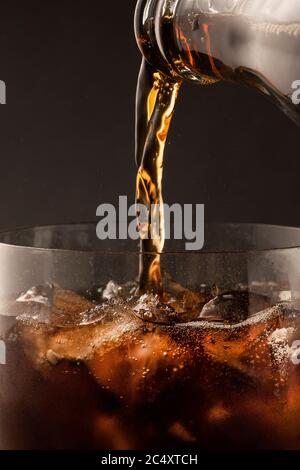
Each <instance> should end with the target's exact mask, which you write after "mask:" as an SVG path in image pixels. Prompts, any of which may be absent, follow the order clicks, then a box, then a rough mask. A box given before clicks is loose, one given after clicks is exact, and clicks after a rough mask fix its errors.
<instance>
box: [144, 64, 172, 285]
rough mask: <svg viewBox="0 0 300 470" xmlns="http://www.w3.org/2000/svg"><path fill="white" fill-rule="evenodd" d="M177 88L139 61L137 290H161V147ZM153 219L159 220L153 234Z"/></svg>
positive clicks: (164, 141) (163, 146) (167, 128)
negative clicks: (141, 211) (142, 218)
mask: <svg viewBox="0 0 300 470" xmlns="http://www.w3.org/2000/svg"><path fill="white" fill-rule="evenodd" d="M179 89H180V82H178V81H175V80H173V79H172V78H170V77H168V76H166V75H164V74H163V73H162V72H159V71H158V70H154V69H152V67H151V66H149V65H148V64H147V63H146V62H145V61H143V64H142V67H141V72H140V76H139V83H138V91H137V152H136V155H137V162H138V165H139V169H138V174H137V185H136V201H137V203H138V204H143V205H144V206H146V207H147V208H148V209H149V220H148V223H147V224H144V225H143V226H142V225H140V227H139V229H140V235H141V248H142V252H143V255H142V256H141V268H140V290H141V291H155V292H157V293H160V292H162V279H161V269H160V253H161V252H162V250H163V247H164V241H165V237H164V212H163V196H162V178H163V165H164V151H165V144H166V140H167V137H168V132H169V128H170V124H171V121H172V116H173V112H174V108H175V104H176V99H177V95H178V92H179ZM153 208H154V211H153ZM151 209H152V210H151ZM156 212H158V214H157V213H156ZM155 220H159V230H158V231H157V232H158V233H157V237H153V233H154V232H153V224H154V221H155Z"/></svg>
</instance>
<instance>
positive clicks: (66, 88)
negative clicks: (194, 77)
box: [0, 0, 300, 228]
mask: <svg viewBox="0 0 300 470" xmlns="http://www.w3.org/2000/svg"><path fill="white" fill-rule="evenodd" d="M134 7H135V1H134V0H117V1H115V2H112V1H98V2H94V1H91V0H86V1H84V2H83V1H74V0H73V1H67V0H59V1H53V0H52V1H49V0H47V1H39V2H38V1H24V0H23V1H12V2H11V1H8V0H5V1H3V2H1V11H0V13H1V14H0V59H1V60H0V79H1V80H4V81H5V82H6V85H7V105H5V106H4V105H2V106H0V132H1V134H0V152H1V184H0V214H1V218H0V228H7V227H15V226H20V225H32V224H48V223H56V222H71V221H75V222H79V221H88V220H93V219H95V213H96V208H97V206H98V205H99V204H100V203H102V202H109V203H115V202H116V201H117V198H118V196H119V195H128V196H130V200H131V201H132V202H133V195H134V181H135V171H136V170H135V164H134V99H135V86H136V79H137V74H138V70H139V64H140V53H139V51H138V49H137V47H136V44H135V39H134V34H133V12H134ZM299 78H300V77H299ZM299 137H300V132H299V128H297V127H296V125H295V124H293V123H292V122H290V121H289V120H288V118H287V117H286V116H284V115H283V114H281V112H280V111H279V110H278V109H277V108H275V107H274V105H273V104H272V103H270V102H268V101H267V100H266V98H264V97H262V96H260V95H258V94H257V93H256V92H255V91H252V90H249V89H246V88H242V87H239V86H236V85H230V84H219V85H216V86H212V87H209V88H201V87H197V86H195V85H185V87H184V89H183V92H182V94H181V96H180V98H179V102H178V108H177V112H176V116H175V119H174V123H173V126H172V132H171V135H170V138H169V143H168V148H167V156H166V171H165V200H166V201H167V202H170V203H171V202H180V203H196V202H197V203H205V204H206V218H207V220H215V221H244V222H246V221H248V222H265V223H279V224H289V225H300V212H299V205H300V194H299V182H298V180H299V176H298V175H299V168H300V159H299V155H298V153H299V152H298V138H299Z"/></svg>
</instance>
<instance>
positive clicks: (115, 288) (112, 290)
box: [102, 281, 122, 300]
mask: <svg viewBox="0 0 300 470" xmlns="http://www.w3.org/2000/svg"><path fill="white" fill-rule="evenodd" d="M121 290H122V288H121V287H120V286H119V284H117V283H116V282H114V281H109V283H108V284H107V286H106V287H105V289H104V290H103V294H102V298H103V300H111V299H114V298H116V297H118V296H119V294H120V292H121Z"/></svg>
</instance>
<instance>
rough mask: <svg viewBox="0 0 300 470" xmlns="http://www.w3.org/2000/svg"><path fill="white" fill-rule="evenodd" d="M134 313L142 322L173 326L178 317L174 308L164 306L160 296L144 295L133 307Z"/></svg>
mask: <svg viewBox="0 0 300 470" xmlns="http://www.w3.org/2000/svg"><path fill="white" fill-rule="evenodd" d="M133 312H134V313H135V314H136V315H137V316H138V317H139V318H141V319H142V320H144V321H150V322H152V323H161V324H172V323H174V322H175V321H176V318H177V315H176V312H175V311H174V309H173V308H172V307H170V306H169V305H166V304H163V303H162V302H161V301H160V298H159V296H158V295H154V294H144V295H142V296H141V297H140V298H138V300H137V302H136V304H135V305H134V306H133Z"/></svg>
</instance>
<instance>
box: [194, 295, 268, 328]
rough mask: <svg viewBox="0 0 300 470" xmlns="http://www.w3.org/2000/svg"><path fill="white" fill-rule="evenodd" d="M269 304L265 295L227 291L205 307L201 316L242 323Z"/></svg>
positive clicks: (208, 318) (230, 322) (205, 318)
mask: <svg viewBox="0 0 300 470" xmlns="http://www.w3.org/2000/svg"><path fill="white" fill-rule="evenodd" d="M269 306H270V302H269V301H268V299H267V298H266V297H265V296H263V295H259V294H253V293H250V292H248V291H245V292H243V291H241V292H239V291H236V292H225V293H223V294H221V295H218V296H217V297H215V298H214V299H212V300H210V301H209V302H208V303H207V304H206V305H205V306H204V307H203V309H202V312H201V314H200V318H201V319H203V320H209V321H220V322H223V323H229V324H234V323H241V322H243V321H245V320H246V319H247V318H249V317H250V316H251V315H253V314H255V313H257V312H260V311H262V310H265V309H266V308H267V307H269Z"/></svg>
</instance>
